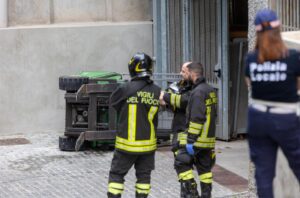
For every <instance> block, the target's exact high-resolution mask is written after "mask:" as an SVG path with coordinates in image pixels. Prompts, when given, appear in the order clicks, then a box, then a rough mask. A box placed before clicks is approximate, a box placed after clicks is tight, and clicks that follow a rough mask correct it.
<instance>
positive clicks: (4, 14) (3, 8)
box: [0, 0, 7, 28]
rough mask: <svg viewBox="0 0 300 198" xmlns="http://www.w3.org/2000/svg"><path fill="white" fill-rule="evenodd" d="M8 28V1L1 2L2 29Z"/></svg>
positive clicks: (0, 0) (0, 20)
mask: <svg viewBox="0 0 300 198" xmlns="http://www.w3.org/2000/svg"><path fill="white" fill-rule="evenodd" d="M5 27H7V0H0V28H5Z"/></svg>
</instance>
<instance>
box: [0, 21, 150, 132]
mask: <svg viewBox="0 0 300 198" xmlns="http://www.w3.org/2000/svg"><path fill="white" fill-rule="evenodd" d="M137 41H138V42H137ZM0 43H1V45H0V65H1V72H0V92H1V93H2V94H1V97H0V104H1V105H0V112H2V115H1V116H0V133H2V134H6V133H19V132H20V133H26V132H28V131H31V132H32V131H45V130H61V131H63V129H64V121H65V118H64V116H65V111H64V109H65V103H64V95H63V94H64V92H63V91H60V90H59V89H58V77H59V76H61V75H70V74H76V73H78V72H80V71H83V70H109V71H116V72H127V63H128V60H129V59H130V57H131V56H132V55H133V54H134V53H135V52H137V51H144V52H146V53H149V54H150V55H152V48H153V46H152V23H151V22H148V23H122V24H107V25H99V24H98V25H93V26H88V25H87V26H69V27H66V26H64V27H53V26H51V27H36V28H22V29H20V28H8V29H5V30H1V31H0Z"/></svg>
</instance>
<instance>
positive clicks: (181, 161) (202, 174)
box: [174, 148, 216, 198]
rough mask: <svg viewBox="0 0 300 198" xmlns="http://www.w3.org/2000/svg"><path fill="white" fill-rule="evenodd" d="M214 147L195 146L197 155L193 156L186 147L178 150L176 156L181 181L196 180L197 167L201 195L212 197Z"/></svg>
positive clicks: (175, 164)
mask: <svg viewBox="0 0 300 198" xmlns="http://www.w3.org/2000/svg"><path fill="white" fill-rule="evenodd" d="M215 159H216V157H215V152H214V149H200V148H195V155H194V156H191V155H189V154H188V153H187V151H186V149H185V148H181V149H179V150H178V152H177V154H176V157H175V163H174V166H175V170H176V172H177V175H178V179H179V181H180V182H186V181H188V182H191V181H192V183H193V182H194V175H193V166H195V167H196V169H197V172H198V175H199V180H200V185H201V197H203V198H209V197H211V190H212V172H211V169H212V168H213V166H214V164H215Z"/></svg>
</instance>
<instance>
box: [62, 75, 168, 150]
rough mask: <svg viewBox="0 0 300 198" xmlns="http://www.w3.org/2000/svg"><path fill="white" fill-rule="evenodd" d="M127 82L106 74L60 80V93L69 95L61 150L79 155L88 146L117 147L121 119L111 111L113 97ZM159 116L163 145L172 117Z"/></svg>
mask: <svg viewBox="0 0 300 198" xmlns="http://www.w3.org/2000/svg"><path fill="white" fill-rule="evenodd" d="M125 82H126V80H124V79H123V75H121V74H118V73H115V72H106V71H88V72H81V73H80V74H79V75H74V76H61V77H59V89H61V90H64V91H65V101H66V118H65V132H64V135H63V136H60V137H59V149H60V150H63V151H75V150H76V151H78V150H84V149H85V146H86V145H92V146H94V147H95V146H98V145H100V146H106V147H107V146H112V145H113V144H114V140H115V136H116V129H117V119H118V115H117V112H116V111H115V110H114V109H113V108H110V107H109V97H110V95H111V93H112V92H113V91H114V90H115V89H116V88H117V87H118V86H119V85H120V84H122V83H125ZM159 114H160V115H159V118H160V121H159V122H160V123H159V128H158V130H157V140H158V141H159V142H161V141H165V140H168V139H169V136H170V133H171V121H172V120H171V119H170V118H171V117H172V115H170V113H167V114H166V112H160V113H159ZM166 116H167V117H168V119H165V117H166ZM89 143H90V144H89Z"/></svg>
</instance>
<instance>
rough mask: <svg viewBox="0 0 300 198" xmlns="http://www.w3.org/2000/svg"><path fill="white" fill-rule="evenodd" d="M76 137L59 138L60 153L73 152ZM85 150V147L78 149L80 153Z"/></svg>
mask: <svg viewBox="0 0 300 198" xmlns="http://www.w3.org/2000/svg"><path fill="white" fill-rule="evenodd" d="M76 140H77V137H67V136H59V139H58V142H59V143H58V144H59V149H60V150H61V151H75V145H76ZM84 149H85V145H82V146H81V147H80V151H83V150H84Z"/></svg>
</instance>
